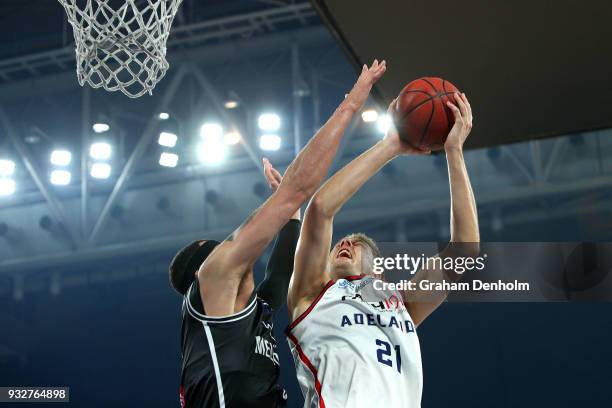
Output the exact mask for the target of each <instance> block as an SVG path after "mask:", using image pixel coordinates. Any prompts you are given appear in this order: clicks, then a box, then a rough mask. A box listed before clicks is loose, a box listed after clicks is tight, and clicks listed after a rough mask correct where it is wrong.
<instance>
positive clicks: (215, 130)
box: [200, 122, 223, 142]
mask: <svg viewBox="0 0 612 408" xmlns="http://www.w3.org/2000/svg"><path fill="white" fill-rule="evenodd" d="M222 136H223V127H222V126H221V125H220V124H218V123H214V122H207V123H204V124H203V125H202V126H201V127H200V137H202V139H204V141H205V142H212V141H220V140H221V137H222Z"/></svg>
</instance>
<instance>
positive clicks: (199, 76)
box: [190, 65, 263, 176]
mask: <svg viewBox="0 0 612 408" xmlns="http://www.w3.org/2000/svg"><path fill="white" fill-rule="evenodd" d="M190 72H191V73H192V74H193V76H194V77H195V79H196V81H197V82H198V84H199V85H200V86H201V87H202V89H203V90H204V92H206V94H207V95H208V97H209V98H210V100H211V101H212V103H213V105H214V107H215V109H216V110H217V112H218V113H219V115H221V117H222V118H223V120H224V121H225V122H226V123H232V124H233V126H234V127H235V128H236V131H238V133H240V134H241V135H242V138H241V139H240V142H241V144H242V146H243V147H244V150H245V151H246V152H247V154H248V155H249V157H250V158H251V160H252V161H253V163H254V164H255V168H257V169H258V170H259V169H260V168H261V158H260V157H259V156H258V155H257V153H255V149H253V146H251V144H250V142H249V141H248V140H247V138H246V135H247V134H246V133H245V131H244V129H241V128H240V126H239V125H238V124H237V123H236V121H235V120H233V118H232V117H231V115H230V114H229V113H228V112H227V109H225V108H224V107H223V101H222V100H221V98H220V97H219V94H218V93H217V91H216V90H215V87H214V86H213V84H212V83H211V82H210V81H209V80H208V78H207V77H206V75H205V74H204V72H203V71H202V70H201V69H200V68H199V67H197V66H195V65H191V66H190ZM259 173H260V174H261V175H262V176H263V173H262V172H261V171H260V172H259Z"/></svg>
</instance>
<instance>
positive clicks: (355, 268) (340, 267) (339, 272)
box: [329, 238, 370, 279]
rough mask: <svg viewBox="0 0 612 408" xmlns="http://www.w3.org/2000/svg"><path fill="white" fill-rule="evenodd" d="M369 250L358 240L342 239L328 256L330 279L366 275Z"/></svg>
mask: <svg viewBox="0 0 612 408" xmlns="http://www.w3.org/2000/svg"><path fill="white" fill-rule="evenodd" d="M368 259H370V256H369V248H368V247H367V246H366V245H365V244H364V243H363V242H361V241H360V240H358V239H350V238H344V239H342V240H340V242H338V243H337V244H336V246H334V248H333V249H332V251H331V253H330V254H329V263H330V266H331V268H330V270H331V274H332V278H334V279H340V278H342V277H345V276H350V275H361V274H364V273H368V272H367V271H366V269H368V268H367V265H365V264H364V262H365V263H367V262H368Z"/></svg>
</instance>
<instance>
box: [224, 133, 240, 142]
mask: <svg viewBox="0 0 612 408" xmlns="http://www.w3.org/2000/svg"><path fill="white" fill-rule="evenodd" d="M241 139H242V136H241V135H240V133H238V132H228V133H226V134H225V136H223V142H224V143H225V144H226V145H235V144H238V143H239V142H240V140H241Z"/></svg>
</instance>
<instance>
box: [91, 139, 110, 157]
mask: <svg viewBox="0 0 612 408" xmlns="http://www.w3.org/2000/svg"><path fill="white" fill-rule="evenodd" d="M112 152H113V149H112V147H111V145H109V144H108V143H106V142H97V143H92V145H91V146H90V148H89V155H90V156H91V158H92V159H95V160H108V159H110V157H111V154H112Z"/></svg>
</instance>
